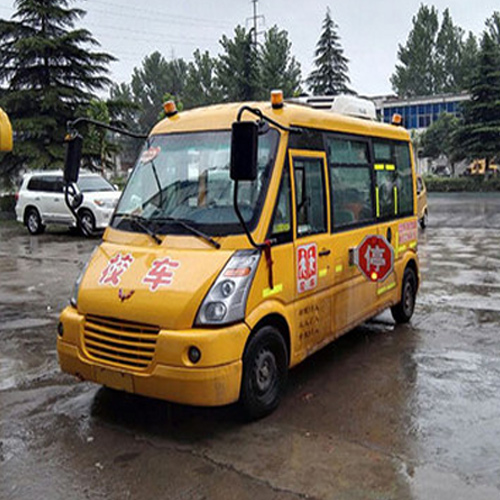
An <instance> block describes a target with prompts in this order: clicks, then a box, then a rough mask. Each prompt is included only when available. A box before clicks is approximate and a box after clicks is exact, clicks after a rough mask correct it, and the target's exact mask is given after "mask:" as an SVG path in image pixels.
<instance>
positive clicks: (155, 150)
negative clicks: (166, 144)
mask: <svg viewBox="0 0 500 500" xmlns="http://www.w3.org/2000/svg"><path fill="white" fill-rule="evenodd" d="M160 151H161V148H160V147H153V146H151V147H150V148H149V149H146V151H144V153H142V155H141V163H149V162H150V161H153V160H154V159H155V158H156V157H157V156H158V155H159V154H160Z"/></svg>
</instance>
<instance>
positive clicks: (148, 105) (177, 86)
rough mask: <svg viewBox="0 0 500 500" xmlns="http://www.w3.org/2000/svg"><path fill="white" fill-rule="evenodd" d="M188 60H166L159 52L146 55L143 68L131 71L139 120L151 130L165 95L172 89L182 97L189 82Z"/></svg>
mask: <svg viewBox="0 0 500 500" xmlns="http://www.w3.org/2000/svg"><path fill="white" fill-rule="evenodd" d="M186 74H187V63H186V62H185V61H184V60H183V59H173V60H172V61H167V60H166V59H165V58H164V57H163V56H162V55H161V54H160V53H159V52H153V53H152V54H151V55H149V56H146V57H145V58H144V60H143V61H142V66H141V67H140V68H135V69H134V71H133V73H132V81H131V89H132V94H133V98H134V102H135V103H136V104H137V105H138V106H139V110H140V113H139V116H138V122H139V126H140V129H141V130H142V131H146V132H147V131H149V130H150V129H151V127H152V126H153V125H154V124H155V123H156V121H157V118H158V113H160V112H161V110H162V109H163V108H162V106H163V96H164V95H165V94H166V93H169V94H171V95H173V96H175V97H176V98H181V97H182V93H183V90H184V86H185V84H186Z"/></svg>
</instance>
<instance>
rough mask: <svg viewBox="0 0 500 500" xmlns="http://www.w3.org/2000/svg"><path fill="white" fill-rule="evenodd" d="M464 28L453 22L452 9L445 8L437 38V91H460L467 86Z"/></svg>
mask: <svg viewBox="0 0 500 500" xmlns="http://www.w3.org/2000/svg"><path fill="white" fill-rule="evenodd" d="M463 39H464V30H463V29H462V28H460V27H458V26H455V25H454V24H453V19H452V18H451V14H450V10H449V9H445V11H444V12H443V20H442V22H441V27H440V28H439V32H438V34H437V38H436V61H435V67H434V68H435V79H436V82H435V89H434V90H435V92H458V91H460V90H462V89H463V88H464V87H465V83H464V78H465V77H466V72H464V66H463V62H462V57H463V52H464V42H463Z"/></svg>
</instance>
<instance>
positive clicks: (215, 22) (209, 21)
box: [92, 0, 232, 27]
mask: <svg viewBox="0 0 500 500" xmlns="http://www.w3.org/2000/svg"><path fill="white" fill-rule="evenodd" d="M92 3H97V4H101V5H105V6H106V7H109V6H111V7H117V8H119V9H122V10H133V11H135V12H145V13H150V14H153V15H154V16H155V17H154V19H155V20H158V16H159V15H163V16H164V17H163V19H164V20H163V21H162V22H167V23H168V21H169V20H176V19H182V20H186V21H192V22H194V23H199V24H207V25H208V26H207V27H217V26H220V27H223V26H224V27H229V26H232V24H231V23H228V22H225V21H221V20H220V19H207V18H202V17H194V16H182V15H179V14H172V12H166V11H162V10H161V9H145V8H138V7H132V6H130V5H126V6H125V5H120V4H116V3H112V2H102V1H99V0H93V1H92ZM106 12H108V13H109V11H106ZM134 17H137V16H135V15H134ZM148 19H151V18H148Z"/></svg>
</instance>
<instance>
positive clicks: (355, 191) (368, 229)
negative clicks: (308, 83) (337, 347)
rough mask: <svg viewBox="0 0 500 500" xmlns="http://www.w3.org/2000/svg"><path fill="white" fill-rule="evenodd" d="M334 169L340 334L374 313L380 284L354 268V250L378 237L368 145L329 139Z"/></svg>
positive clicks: (337, 323) (336, 324)
mask: <svg viewBox="0 0 500 500" xmlns="http://www.w3.org/2000/svg"><path fill="white" fill-rule="evenodd" d="M325 145H326V149H327V153H328V161H329V166H330V193H331V199H332V227H333V291H332V295H333V297H332V312H333V321H334V328H335V331H336V332H337V333H342V332H344V331H345V330H346V329H348V328H350V327H351V326H353V325H354V324H355V323H357V322H359V321H360V319H363V318H366V317H367V316H369V315H370V313H371V312H372V311H373V309H374V304H375V302H376V297H377V284H376V283H373V282H371V281H370V280H368V279H367V278H366V277H365V276H364V275H363V274H362V273H361V271H360V270H359V269H358V267H357V266H356V264H355V263H354V259H353V257H354V250H355V249H356V248H357V247H358V246H359V245H361V243H362V242H363V240H364V239H365V238H366V237H368V236H370V235H374V234H378V228H377V221H376V214H375V200H374V190H373V175H372V174H373V172H372V169H373V166H372V165H371V162H370V153H369V151H370V148H369V141H368V139H366V138H362V137H348V136H340V135H336V134H326V136H325Z"/></svg>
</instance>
